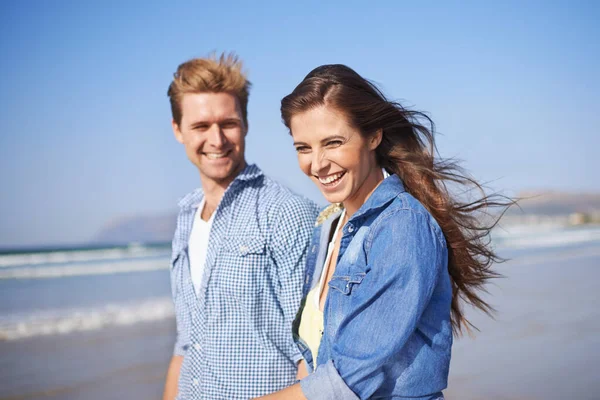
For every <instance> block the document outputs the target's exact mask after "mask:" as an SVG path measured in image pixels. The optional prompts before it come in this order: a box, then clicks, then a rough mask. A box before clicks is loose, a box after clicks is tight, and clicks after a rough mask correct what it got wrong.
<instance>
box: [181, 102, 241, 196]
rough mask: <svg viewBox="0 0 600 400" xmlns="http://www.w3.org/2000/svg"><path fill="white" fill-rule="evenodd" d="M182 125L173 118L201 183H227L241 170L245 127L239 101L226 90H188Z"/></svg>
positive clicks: (182, 105) (182, 108)
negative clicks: (193, 91) (205, 91)
mask: <svg viewBox="0 0 600 400" xmlns="http://www.w3.org/2000/svg"><path fill="white" fill-rule="evenodd" d="M181 112H182V117H181V124H179V125H177V123H176V122H175V121H173V131H174V133H175V138H176V139H177V141H178V142H179V143H181V144H183V146H184V147H185V152H186V154H187V156H188V158H189V159H190V161H191V162H192V164H194V165H195V166H196V167H197V168H198V171H200V178H201V180H202V182H203V183H209V182H214V183H216V184H219V185H221V186H226V185H228V184H229V183H231V181H233V179H234V178H235V177H236V176H237V175H238V174H239V173H240V172H241V171H242V170H243V169H244V167H245V166H246V162H245V160H244V148H245V136H246V133H247V131H248V128H247V127H246V126H245V124H244V121H243V119H242V113H241V110H240V107H239V103H238V101H237V99H236V97H235V96H233V95H232V94H229V93H188V94H185V95H184V96H183V99H182V100H181Z"/></svg>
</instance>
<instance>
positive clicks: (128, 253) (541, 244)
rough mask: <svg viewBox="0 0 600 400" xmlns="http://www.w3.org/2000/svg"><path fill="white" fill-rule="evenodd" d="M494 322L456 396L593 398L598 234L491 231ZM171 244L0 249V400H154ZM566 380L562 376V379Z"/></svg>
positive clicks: (163, 361)
mask: <svg viewBox="0 0 600 400" xmlns="http://www.w3.org/2000/svg"><path fill="white" fill-rule="evenodd" d="M493 243H494V246H495V247H496V249H497V251H498V253H499V254H500V255H501V256H503V257H506V258H508V259H509V261H507V262H506V263H503V264H499V265H498V266H497V267H496V270H497V271H499V272H500V273H502V274H503V275H504V276H505V277H504V278H501V279H497V280H496V281H495V282H494V284H493V285H491V286H490V288H489V289H490V293H489V295H488V297H487V298H488V299H489V301H490V303H491V304H492V305H494V306H495V307H496V309H497V310H498V313H497V314H496V317H495V319H492V318H489V317H487V316H484V315H481V314H480V313H477V312H476V311H473V310H469V311H468V315H469V316H470V317H471V319H472V320H473V322H474V323H475V325H476V326H477V327H478V328H479V329H480V332H478V333H476V334H475V335H474V338H471V337H469V336H468V335H467V336H464V337H462V338H460V339H458V340H456V342H455V346H454V348H453V359H452V365H451V375H450V383H449V389H448V390H447V392H446V394H447V397H448V398H450V399H452V398H456V399H480V398H487V399H493V398H497V399H537V398H539V399H542V398H543V399H563V398H578V399H598V398H600V395H597V394H596V393H598V392H599V391H600V383H598V382H596V381H597V379H596V375H597V374H596V373H595V372H594V371H595V368H594V366H595V364H596V362H597V361H600V357H599V356H600V350H599V349H600V340H599V339H597V338H598V337H600V335H598V333H600V322H598V321H600V319H599V318H598V317H600V315H599V312H598V311H597V305H598V302H597V300H596V295H595V287H594V286H595V282H598V281H599V278H600V269H599V267H600V227H598V226H580V227H564V226H558V225H544V226H513V227H508V228H504V229H500V228H498V229H496V230H495V231H494V233H493ZM169 256H170V247H169V244H163V245H152V246H145V245H140V244H132V245H130V246H119V247H105V248H70V249H68V248H67V249H64V248H63V249H43V250H36V251H2V252H0V370H2V374H1V376H0V400H7V399H12V400H16V399H86V400H88V399H90V400H93V399H96V398H97V399H100V398H102V399H105V398H117V397H126V398H129V399H160V398H161V393H162V386H163V383H164V374H165V373H166V368H167V363H168V361H169V359H170V356H171V352H172V347H173V344H174V337H175V323H174V311H173V304H172V300H171V296H170V282H169V271H168V266H169ZM565 377H567V378H568V379H567V378H565Z"/></svg>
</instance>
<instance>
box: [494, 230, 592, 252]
mask: <svg viewBox="0 0 600 400" xmlns="http://www.w3.org/2000/svg"><path fill="white" fill-rule="evenodd" d="M492 236H493V239H494V242H495V243H496V245H497V246H499V247H501V248H510V249H532V248H548V247H559V246H568V245H574V244H585V243H592V242H600V228H599V227H590V228H564V227H556V226H547V227H535V228H532V227H510V228H509V229H507V230H497V231H494V232H493V233H492Z"/></svg>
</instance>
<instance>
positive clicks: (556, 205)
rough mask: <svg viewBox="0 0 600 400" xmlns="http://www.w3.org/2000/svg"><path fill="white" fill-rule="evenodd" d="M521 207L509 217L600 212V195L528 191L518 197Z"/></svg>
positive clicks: (513, 210)
mask: <svg viewBox="0 0 600 400" xmlns="http://www.w3.org/2000/svg"><path fill="white" fill-rule="evenodd" d="M517 197H519V198H520V199H521V200H519V203H518V204H519V206H520V209H519V207H511V209H510V210H509V212H508V213H507V215H523V214H527V215H547V216H560V215H569V214H573V213H586V214H594V213H599V212H600V193H565V192H556V191H554V192H552V191H547V192H542V191H537V192H536V191H527V192H522V193H519V195H518V196H517Z"/></svg>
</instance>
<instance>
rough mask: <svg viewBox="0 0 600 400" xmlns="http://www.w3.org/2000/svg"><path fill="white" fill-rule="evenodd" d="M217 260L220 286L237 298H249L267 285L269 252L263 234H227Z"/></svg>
mask: <svg viewBox="0 0 600 400" xmlns="http://www.w3.org/2000/svg"><path fill="white" fill-rule="evenodd" d="M222 243H223V244H222V246H221V253H220V256H219V260H218V262H217V276H218V278H219V279H218V281H219V287H220V289H222V290H225V291H227V292H230V293H231V294H232V295H234V296H236V297H237V298H238V299H239V300H250V299H251V298H252V297H253V295H254V294H256V293H260V292H262V291H263V290H264V289H265V286H266V282H267V279H266V275H267V268H268V266H269V255H268V252H267V246H266V242H265V240H264V239H263V238H262V237H249V236H227V237H225V238H224V239H223V242H222Z"/></svg>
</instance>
